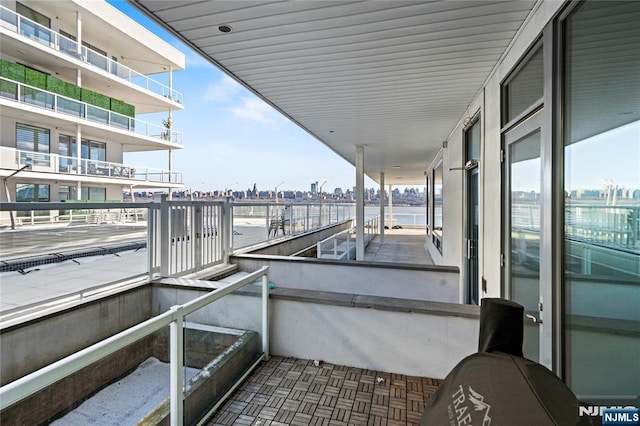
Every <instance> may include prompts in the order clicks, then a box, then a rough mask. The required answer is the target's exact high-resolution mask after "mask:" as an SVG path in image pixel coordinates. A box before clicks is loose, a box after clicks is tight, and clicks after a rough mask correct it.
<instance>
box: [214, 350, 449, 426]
mask: <svg viewBox="0 0 640 426" xmlns="http://www.w3.org/2000/svg"><path fill="white" fill-rule="evenodd" d="M440 383H441V380H437V379H430V378H426V377H408V376H404V375H400V374H390V373H381V372H377V371H371V370H363V369H360V368H354V367H345V366H340V365H333V364H325V363H321V364H320V365H319V366H315V365H314V363H313V361H307V360H301V359H293V358H281V357H272V358H271V359H270V360H269V361H267V362H265V363H263V364H262V365H261V366H260V367H259V368H258V369H256V370H255V371H254V372H253V373H252V375H251V376H249V378H247V380H246V381H245V382H244V383H243V384H242V385H241V387H240V388H238V390H237V391H236V392H235V393H234V394H233V395H232V396H231V398H230V399H229V400H228V401H227V402H226V403H225V404H224V405H223V406H222V407H221V409H220V410H218V412H217V413H216V414H215V415H214V416H213V418H211V419H210V421H209V423H207V424H208V425H210V426H215V425H258V424H259V425H261V426H268V425H274V426H275V425H336V426H339V425H380V426H384V425H388V426H392V425H394V426H395V425H397V426H400V425H402V426H404V425H418V424H419V423H420V417H421V415H422V411H423V409H424V406H425V404H426V402H427V401H428V400H429V398H430V397H431V395H433V393H434V392H435V391H436V389H437V388H438V386H439V385H440Z"/></svg>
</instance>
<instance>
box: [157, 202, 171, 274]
mask: <svg viewBox="0 0 640 426" xmlns="http://www.w3.org/2000/svg"><path fill="white" fill-rule="evenodd" d="M169 209H170V206H169V202H168V201H167V194H162V195H161V197H160V229H159V232H160V275H162V276H163V277H168V276H169V248H170V247H171V226H170V221H169V214H170V211H169Z"/></svg>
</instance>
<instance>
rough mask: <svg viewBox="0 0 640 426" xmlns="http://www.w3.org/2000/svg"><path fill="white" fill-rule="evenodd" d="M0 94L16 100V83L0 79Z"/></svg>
mask: <svg viewBox="0 0 640 426" xmlns="http://www.w3.org/2000/svg"><path fill="white" fill-rule="evenodd" d="M0 96H2V97H3V98H5V99H11V100H18V83H14V82H12V81H7V80H0Z"/></svg>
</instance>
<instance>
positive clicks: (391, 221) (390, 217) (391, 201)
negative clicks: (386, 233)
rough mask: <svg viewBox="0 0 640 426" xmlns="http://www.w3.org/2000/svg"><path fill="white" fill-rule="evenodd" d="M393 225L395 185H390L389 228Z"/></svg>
mask: <svg viewBox="0 0 640 426" xmlns="http://www.w3.org/2000/svg"><path fill="white" fill-rule="evenodd" d="M392 227H393V185H391V184H390V185H389V229H391V228H392Z"/></svg>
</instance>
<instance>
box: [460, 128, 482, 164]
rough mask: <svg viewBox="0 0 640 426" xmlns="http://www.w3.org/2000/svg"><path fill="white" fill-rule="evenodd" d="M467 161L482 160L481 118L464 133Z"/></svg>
mask: <svg viewBox="0 0 640 426" xmlns="http://www.w3.org/2000/svg"><path fill="white" fill-rule="evenodd" d="M464 135H465V145H466V146H465V151H466V157H467V158H466V161H469V160H475V161H479V160H480V120H478V119H476V120H475V122H474V123H473V124H472V125H471V127H470V128H468V129H467V131H466V132H465V133H464Z"/></svg>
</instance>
